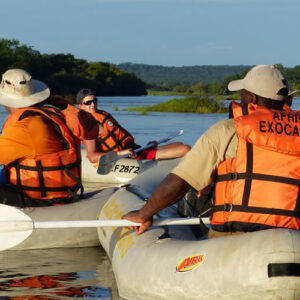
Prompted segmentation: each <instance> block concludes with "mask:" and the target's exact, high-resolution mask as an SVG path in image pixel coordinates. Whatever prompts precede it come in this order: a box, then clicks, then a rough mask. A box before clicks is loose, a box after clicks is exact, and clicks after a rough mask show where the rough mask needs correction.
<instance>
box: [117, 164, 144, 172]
mask: <svg viewBox="0 0 300 300" xmlns="http://www.w3.org/2000/svg"><path fill="white" fill-rule="evenodd" d="M139 170H140V167H139V166H130V165H123V164H121V165H120V164H116V165H115V166H114V167H113V172H119V173H133V174H138V173H139Z"/></svg>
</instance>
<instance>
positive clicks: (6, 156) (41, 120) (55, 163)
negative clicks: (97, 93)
mask: <svg viewBox="0 0 300 300" xmlns="http://www.w3.org/2000/svg"><path fill="white" fill-rule="evenodd" d="M49 95H50V92H49V89H48V87H47V86H46V85H45V84H44V83H43V82H41V81H38V80H33V79H32V77H31V75H30V74H29V73H28V72H26V71H24V70H21V69H11V70H8V71H6V72H5V73H4V74H3V75H2V81H1V87H0V104H2V105H4V106H5V107H6V109H7V110H8V111H9V112H10V113H11V115H10V116H9V117H8V118H7V120H6V122H5V124H4V129H3V132H2V135H1V136H0V148H1V152H0V162H1V164H3V165H4V166H5V173H6V176H7V180H8V183H9V184H6V185H2V186H1V188H0V199H1V202H2V203H5V204H8V205H14V206H19V207H25V206H47V205H59V204H64V203H70V202H73V201H76V200H78V199H79V195H78V194H77V191H78V190H79V189H80V188H81V190H83V189H82V184H81V175H80V172H81V155H80V143H79V138H76V137H75V136H74V134H73V132H72V130H70V128H69V127H68V126H67V125H66V117H65V116H64V115H63V114H62V113H61V111H60V110H59V109H57V108H56V107H55V106H53V107H50V106H49V103H50V102H49V101H48V102H47V105H45V106H43V105H42V104H41V103H42V102H43V103H44V102H45V100H46V101H47V100H48V99H49ZM87 115H88V116H89V114H87ZM92 119H93V118H92ZM77 123H78V126H77V127H78V128H79V127H81V133H79V132H78V134H82V136H83V138H85V139H95V137H96V136H97V135H98V124H97V123H96V121H95V120H94V126H91V127H90V130H85V129H84V126H83V125H82V124H80V121H79V119H77ZM90 125H91V124H90ZM79 131H80V130H79Z"/></svg>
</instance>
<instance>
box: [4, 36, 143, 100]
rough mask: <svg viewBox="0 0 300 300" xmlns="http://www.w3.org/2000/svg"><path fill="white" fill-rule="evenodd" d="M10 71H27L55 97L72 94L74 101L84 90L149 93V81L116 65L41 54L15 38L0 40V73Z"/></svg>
mask: <svg viewBox="0 0 300 300" xmlns="http://www.w3.org/2000/svg"><path fill="white" fill-rule="evenodd" d="M9 68H21V69H24V70H26V71H28V72H29V73H30V74H31V75H32V76H33V78H36V79H39V80H41V81H43V82H45V83H46V84H47V85H48V86H49V88H50V90H51V93H52V94H57V95H72V96H73V97H71V99H72V98H73V99H74V95H75V94H76V93H77V92H78V90H79V89H82V88H91V89H93V90H94V91H95V92H96V93H97V95H99V96H138V95H145V94H147V91H146V84H145V82H143V81H142V80H141V79H140V78H138V77H137V76H136V75H135V74H134V73H129V72H126V71H124V70H120V69H118V68H117V67H116V66H115V65H113V64H110V63H106V62H88V61H86V60H84V59H76V58H75V57H74V55H72V54H41V53H40V52H39V51H37V50H34V49H33V48H32V47H31V46H27V45H24V44H20V42H19V41H17V40H15V39H12V40H10V39H0V74H3V73H4V72H5V71H6V70H7V69H9ZM73 99H72V100H73Z"/></svg>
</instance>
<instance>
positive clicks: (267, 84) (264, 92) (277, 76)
mask: <svg viewBox="0 0 300 300" xmlns="http://www.w3.org/2000/svg"><path fill="white" fill-rule="evenodd" d="M228 89H229V90H230V91H238V90H242V89H245V90H247V91H249V92H251V93H254V94H256V95H258V96H260V97H263V98H266V99H270V100H275V101H285V100H286V99H287V97H288V95H290V94H292V93H293V92H292V89H291V87H290V85H289V83H288V81H287V79H286V77H285V75H284V74H283V73H282V72H281V71H280V70H279V69H278V68H276V67H275V66H273V65H258V66H255V67H253V68H252V69H251V70H250V71H249V72H248V73H247V74H246V76H245V78H244V79H240V80H234V81H231V82H229V84H228Z"/></svg>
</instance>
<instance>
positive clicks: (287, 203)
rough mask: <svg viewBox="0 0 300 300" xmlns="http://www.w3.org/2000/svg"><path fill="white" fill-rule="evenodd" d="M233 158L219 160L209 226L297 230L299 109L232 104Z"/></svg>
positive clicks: (299, 221) (299, 215) (299, 207)
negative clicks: (235, 148)
mask: <svg viewBox="0 0 300 300" xmlns="http://www.w3.org/2000/svg"><path fill="white" fill-rule="evenodd" d="M233 114H234V126H235V129H236V132H237V135H238V148H237V154H236V157H234V158H231V159H227V160H225V161H223V162H222V163H220V164H219V166H218V172H217V178H216V186H215V195H214V199H213V213H212V217H211V224H212V228H213V229H215V230H218V231H255V230H261V229H266V228H272V227H282V228H292V229H297V230H299V229H300V200H299V199H300V112H297V111H292V110H289V111H284V110H283V111H279V110H271V109H267V108H265V107H261V106H257V105H253V104H249V105H248V106H247V105H243V106H240V105H239V104H237V103H235V102H234V103H233Z"/></svg>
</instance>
